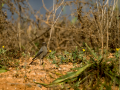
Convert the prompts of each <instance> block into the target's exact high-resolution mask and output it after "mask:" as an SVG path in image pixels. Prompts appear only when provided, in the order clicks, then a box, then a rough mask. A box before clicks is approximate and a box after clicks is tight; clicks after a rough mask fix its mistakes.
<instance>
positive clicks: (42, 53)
mask: <svg viewBox="0 0 120 90" xmlns="http://www.w3.org/2000/svg"><path fill="white" fill-rule="evenodd" d="M46 54H47V44H46V43H45V42H43V43H42V47H41V49H40V50H39V52H38V53H37V55H36V56H35V57H34V58H33V59H32V62H31V63H30V64H32V63H33V61H34V60H35V58H36V57H38V56H40V64H41V59H42V64H43V58H44V57H45V56H46ZM30 64H29V65H30Z"/></svg>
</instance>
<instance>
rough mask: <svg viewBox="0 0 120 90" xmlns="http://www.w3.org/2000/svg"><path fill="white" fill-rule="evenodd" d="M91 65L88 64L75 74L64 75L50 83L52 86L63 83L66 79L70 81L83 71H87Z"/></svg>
mask: <svg viewBox="0 0 120 90" xmlns="http://www.w3.org/2000/svg"><path fill="white" fill-rule="evenodd" d="M91 65H92V64H88V65H86V66H84V67H83V68H80V69H79V70H78V71H77V72H72V73H69V74H66V75H64V76H62V77H60V78H58V79H56V80H54V81H53V82H52V84H57V83H60V82H63V81H65V80H67V79H72V78H74V77H77V76H78V75H80V74H81V73H82V72H83V71H85V69H87V68H88V67H90V66H91Z"/></svg>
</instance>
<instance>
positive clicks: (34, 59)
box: [29, 57, 36, 65]
mask: <svg viewBox="0 0 120 90" xmlns="http://www.w3.org/2000/svg"><path fill="white" fill-rule="evenodd" d="M35 58H36V57H34V58H33V59H32V62H31V63H30V64H32V63H33V61H34V60H35ZM30 64H29V65H30Z"/></svg>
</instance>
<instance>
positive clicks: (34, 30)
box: [0, 0, 119, 54]
mask: <svg viewBox="0 0 120 90" xmlns="http://www.w3.org/2000/svg"><path fill="white" fill-rule="evenodd" d="M26 1H27V0H26ZM42 1H44V0H42ZM24 2H25V0H14V3H13V2H12V1H11V0H6V2H5V1H4V0H3V3H5V4H7V5H8V7H9V10H10V11H11V13H12V14H14V13H17V14H18V19H17V20H14V19H13V18H12V17H11V21H9V22H8V21H6V20H5V19H6V17H5V15H3V14H0V15H2V16H4V19H3V18H2V17H0V19H1V20H3V21H2V22H7V24H4V26H2V24H0V27H1V30H0V32H1V33H0V38H2V39H1V40H0V47H1V46H2V45H4V46H5V47H6V49H8V51H9V50H13V51H24V52H26V53H27V52H30V53H31V54H32V53H35V51H37V50H38V49H39V48H37V47H40V46H41V43H42V42H43V41H45V42H48V41H49V38H51V39H50V45H49V46H48V47H49V48H50V49H51V50H56V51H61V50H74V48H75V47H76V46H80V47H82V46H84V43H87V44H88V45H89V46H90V47H92V48H93V49H96V48H97V47H99V48H101V47H102V40H101V35H103V45H104V47H106V45H107V43H106V40H107V33H108V34H109V40H108V41H109V44H108V45H109V48H113V49H114V48H116V47H118V46H119V44H118V41H119V33H118V32H119V31H118V26H117V25H118V22H119V20H118V19H117V18H116V17H117V10H114V14H113V18H112V22H111V27H109V28H108V32H107V29H106V28H105V27H106V23H107V20H108V18H107V13H106V11H105V14H104V20H103V23H102V26H103V27H102V28H103V30H102V31H103V32H102V33H101V31H100V30H101V29H100V28H101V27H100V26H99V24H101V21H100V20H101V19H102V15H101V13H102V10H104V8H103V7H102V6H99V7H98V8H97V7H96V6H97V5H96V4H95V3H94V4H91V3H89V2H83V1H79V0H76V1H66V2H63V1H59V0H58V2H56V5H55V8H57V7H59V5H63V6H69V7H70V8H72V4H74V5H75V6H76V7H77V8H76V10H74V11H72V13H71V15H73V16H75V17H77V21H76V22H75V23H71V21H70V20H69V19H68V16H66V17H65V16H64V15H63V16H61V17H59V18H58V20H57V21H56V23H53V20H52V18H51V16H52V14H53V13H52V12H53V10H51V11H49V9H47V8H46V7H45V4H44V3H43V7H44V8H45V10H46V15H42V14H40V12H39V11H37V12H36V13H35V12H34V10H33V9H32V7H31V6H30V4H29V2H27V4H25V3H24ZM21 3H22V5H21ZM61 3H62V4H61ZM15 5H16V6H15ZM82 5H86V6H88V5H89V6H90V10H89V11H88V12H86V11H83V10H82V9H83V6H82ZM104 5H105V3H104V4H103V6H104ZM91 7H92V8H91ZM16 8H18V10H17V9H16ZM110 8H111V7H109V8H108V17H109V19H110V18H111V17H110V15H111V11H110V10H111V9H110ZM97 9H99V12H98V10H97ZM29 11H31V13H32V14H33V15H34V16H35V18H36V20H35V21H33V20H32V19H31V18H30V17H29V14H28V12H29ZM91 11H92V13H91ZM2 12H3V13H4V11H2ZM91 14H92V16H91ZM25 17H27V18H25ZM54 18H55V19H56V18H57V15H56V16H54ZM12 21H14V22H12ZM20 22H21V23H20ZM0 23H1V22H0ZM53 24H54V29H53V31H52V36H51V37H50V31H51V27H52V25H53ZM19 25H20V26H19ZM104 28H105V29H104Z"/></svg>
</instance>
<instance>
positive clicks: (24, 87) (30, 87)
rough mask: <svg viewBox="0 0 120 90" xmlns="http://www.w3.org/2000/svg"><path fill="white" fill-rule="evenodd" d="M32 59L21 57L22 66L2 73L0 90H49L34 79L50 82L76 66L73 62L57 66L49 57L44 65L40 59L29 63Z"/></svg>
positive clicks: (0, 75)
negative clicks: (22, 58) (40, 63)
mask: <svg viewBox="0 0 120 90" xmlns="http://www.w3.org/2000/svg"><path fill="white" fill-rule="evenodd" d="M31 61H32V58H30V59H29V60H27V61H25V60H21V59H20V67H18V68H9V71H7V72H5V73H1V74H0V90H48V89H47V88H45V87H43V86H41V85H39V84H35V83H34V81H36V82H40V83H46V84H49V83H50V82H52V81H53V80H55V79H56V78H58V77H60V76H61V75H64V74H66V72H68V71H70V68H73V67H74V66H73V65H72V63H69V64H66V65H60V66H59V67H58V68H57V67H56V66H55V64H52V63H50V62H49V61H50V60H47V59H44V65H39V59H36V60H35V62H34V63H33V64H32V65H29V63H30V62H31ZM25 62H26V69H25V67H24V66H25Z"/></svg>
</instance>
